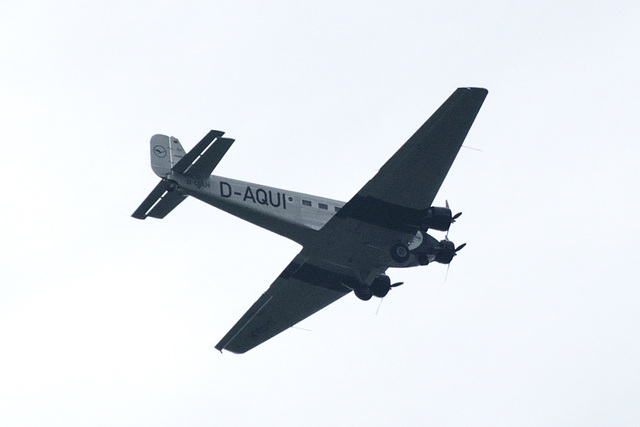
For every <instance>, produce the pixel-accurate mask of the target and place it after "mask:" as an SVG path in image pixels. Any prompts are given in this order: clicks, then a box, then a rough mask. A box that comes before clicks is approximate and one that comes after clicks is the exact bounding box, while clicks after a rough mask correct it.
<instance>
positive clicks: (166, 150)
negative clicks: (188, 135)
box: [150, 135, 186, 178]
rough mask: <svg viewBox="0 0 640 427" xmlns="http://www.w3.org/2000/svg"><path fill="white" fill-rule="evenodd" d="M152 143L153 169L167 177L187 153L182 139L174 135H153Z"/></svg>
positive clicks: (159, 174)
mask: <svg viewBox="0 0 640 427" xmlns="http://www.w3.org/2000/svg"><path fill="white" fill-rule="evenodd" d="M150 145H151V169H153V171H154V172H155V174H156V175H158V176H159V177H160V178H166V177H167V175H169V174H170V173H171V169H172V168H173V167H174V166H175V165H176V163H178V162H179V161H180V159H182V158H183V157H184V156H185V154H186V153H185V151H184V148H182V145H180V141H178V140H177V139H176V138H174V137H172V136H171V137H169V136H166V135H153V136H152V137H151V143H150Z"/></svg>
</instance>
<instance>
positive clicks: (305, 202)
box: [302, 200, 311, 206]
mask: <svg viewBox="0 0 640 427" xmlns="http://www.w3.org/2000/svg"><path fill="white" fill-rule="evenodd" d="M302 204H303V205H304V206H311V202H310V201H308V200H303V201H302Z"/></svg>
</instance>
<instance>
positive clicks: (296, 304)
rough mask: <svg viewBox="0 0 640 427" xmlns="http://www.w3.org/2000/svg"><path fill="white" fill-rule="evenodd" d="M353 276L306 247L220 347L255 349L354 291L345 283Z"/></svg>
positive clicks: (234, 350) (232, 329) (242, 318)
mask: <svg viewBox="0 0 640 427" xmlns="http://www.w3.org/2000/svg"><path fill="white" fill-rule="evenodd" d="M353 280H355V279H354V277H352V276H351V275H350V274H349V272H347V271H344V270H343V271H339V268H337V267H336V268H331V267H330V266H326V265H325V266H321V265H317V264H314V263H313V262H312V261H311V260H310V259H308V258H307V256H305V251H304V250H303V251H302V252H301V253H300V254H299V255H297V256H296V257H295V258H294V260H293V261H292V262H291V263H290V264H289V265H288V266H287V268H285V269H284V271H283V272H282V273H281V274H280V275H279V276H278V278H277V279H276V280H275V281H274V282H273V284H272V285H271V287H270V288H269V289H268V290H267V291H266V292H265V293H264V294H263V295H262V296H261V297H260V298H259V299H258V301H256V302H255V303H254V304H253V305H252V306H251V308H249V310H248V311H247V312H246V313H245V314H244V316H242V317H241V318H240V320H239V321H238V322H237V323H236V324H235V326H233V328H231V330H230V331H229V332H227V334H226V335H225V336H224V338H222V340H220V342H219V343H218V344H217V345H216V349H218V350H220V351H222V350H228V351H231V352H233V353H245V352H247V351H248V350H251V349H252V348H254V347H256V346H257V345H259V344H261V343H263V342H265V341H266V340H268V339H269V338H272V337H274V336H275V335H277V334H279V333H280V332H282V331H284V330H285V329H287V328H290V327H291V326H293V325H295V324H296V323H298V322H300V321H301V320H303V319H305V318H307V317H309V316H311V315H312V314H313V313H315V312H317V311H319V310H321V309H322V308H324V307H326V306H328V305H329V304H331V303H332V302H334V301H336V300H338V299H339V298H341V297H343V296H344V295H346V294H348V293H349V292H351V289H349V288H347V287H345V286H344V285H342V283H350V282H351V281H353Z"/></svg>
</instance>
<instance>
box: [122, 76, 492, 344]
mask: <svg viewBox="0 0 640 427" xmlns="http://www.w3.org/2000/svg"><path fill="white" fill-rule="evenodd" d="M487 93H488V91H487V90H486V89H483V88H459V89H456V90H455V91H454V92H453V94H452V95H451V96H450V97H449V98H448V99H447V100H446V101H445V102H444V103H443V104H442V106H441V107H440V108H438V110H437V111H436V112H435V113H434V114H433V115H432V116H431V117H430V118H429V119H428V120H427V121H426V122H425V123H424V124H423V125H422V126H421V127H420V128H419V129H418V130H417V131H416V132H415V134H413V136H411V138H409V140H407V142H406V143H405V144H403V145H402V146H401V147H400V149H399V150H398V151H397V152H396V153H395V154H394V155H393V156H392V157H391V158H390V159H389V160H388V161H387V162H386V163H385V164H384V165H383V166H382V168H381V169H380V170H379V171H378V173H377V174H376V175H375V176H374V177H373V178H372V179H371V180H370V181H369V182H367V183H366V184H365V185H364V187H362V189H361V190H360V191H358V193H356V195H354V196H353V197H352V198H351V200H349V201H348V202H346V203H344V202H340V201H338V200H332V199H328V198H324V197H318V196H313V195H310V194H304V193H298V192H294V191H289V190H284V189H280V188H274V187H268V186H265V185H261V184H254V183H250V182H244V181H238V180H235V179H231V178H225V177H221V176H216V175H211V173H212V172H213V170H214V169H215V168H216V166H217V165H218V163H219V162H220V161H221V160H222V158H223V156H224V155H225V154H226V153H227V151H228V150H229V148H230V147H231V145H232V144H233V142H234V140H233V139H230V138H224V137H223V135H224V132H221V131H216V130H212V131H210V132H209V133H208V134H207V135H206V136H205V137H204V138H203V139H202V140H201V141H200V142H198V143H197V144H196V146H195V147H194V148H193V149H192V150H191V151H189V152H185V151H184V149H183V148H182V145H181V144H180V142H179V141H178V139H176V138H174V137H169V136H165V135H154V136H153V137H151V142H150V146H151V168H152V169H153V171H154V172H155V173H156V175H158V176H159V177H160V178H161V180H160V183H159V184H158V185H157V186H156V187H155V188H154V189H153V190H152V191H151V193H150V194H149V196H147V198H146V199H145V200H144V201H143V202H142V204H141V205H140V207H138V209H136V210H135V212H134V213H133V215H132V216H133V217H134V218H138V219H145V218H147V217H152V218H164V217H165V216H166V215H167V214H168V213H169V212H171V211H172V210H173V209H174V208H175V207H176V206H178V205H179V204H180V203H182V202H183V201H184V200H185V199H186V198H187V197H188V196H192V197H195V198H196V199H199V200H201V201H203V202H205V203H208V204H210V205H212V206H214V207H216V208H219V209H221V210H223V211H226V212H228V213H230V214H232V215H235V216H237V217H239V218H241V219H244V220H246V221H249V222H250V223H253V224H255V225H257V226H260V227H263V228H265V229H267V230H270V231H272V232H274V233H277V234H279V235H281V236H283V237H286V238H289V239H291V240H293V241H294V242H297V243H298V244H300V245H301V246H302V250H301V252H300V253H299V254H298V255H297V256H296V257H295V258H294V259H293V260H292V261H291V262H290V263H289V265H287V267H286V268H285V269H284V270H283V271H282V273H280V275H279V276H278V277H277V278H276V279H275V281H274V282H273V284H272V285H271V286H270V287H269V289H268V290H267V291H266V292H265V293H264V294H263V295H262V296H261V297H260V298H258V300H257V301H256V302H255V303H254V304H253V305H252V306H251V307H250V308H249V310H248V311H247V312H246V313H245V314H244V315H243V316H242V317H241V318H240V320H238V322H237V323H236V324H235V325H234V326H233V327H232V328H231V329H230V330H229V332H228V333H227V334H226V335H225V336H224V337H223V338H222V339H221V340H220V342H219V343H218V344H217V345H216V346H215V348H216V349H217V350H219V351H220V352H222V351H223V350H226V351H230V352H232V353H245V352H247V351H249V350H251V349H253V348H255V347H256V346H258V345H260V344H262V343H264V342H265V341H267V340H268V339H270V338H273V337H274V336H276V335H277V334H279V333H280V332H282V331H284V330H286V329H288V328H290V327H292V326H294V325H295V324H297V323H298V322H300V321H302V320H303V319H305V318H307V317H309V316H311V315H312V314H314V313H316V312H317V311H319V310H321V309H322V308H324V307H326V306H328V305H329V304H331V303H333V302H335V301H337V300H338V299H340V298H342V297H343V296H345V295H347V294H349V293H350V292H352V291H353V293H354V294H355V296H356V297H358V298H359V299H361V300H364V301H367V300H370V299H371V298H372V297H374V296H375V297H377V298H383V297H385V296H386V295H387V294H388V293H389V291H390V290H391V289H392V288H394V287H396V286H398V285H400V284H401V283H394V284H392V283H391V279H390V278H389V276H387V275H386V274H385V272H386V270H387V269H388V268H406V267H416V266H423V265H427V264H430V263H432V262H437V263H442V264H449V263H450V262H451V260H452V259H453V257H454V256H456V253H457V252H458V251H459V250H460V249H462V247H464V244H462V245H460V246H458V247H456V246H455V245H454V244H453V242H451V241H450V240H449V239H448V230H449V227H450V226H451V224H452V223H454V222H455V220H456V219H457V218H458V217H459V216H460V214H455V215H453V214H452V212H451V209H450V208H449V204H448V202H447V203H446V207H437V206H432V205H431V204H432V203H433V200H434V199H435V196H436V193H437V192H438V190H439V189H440V186H441V185H442V182H443V181H444V179H445V176H446V175H447V173H448V172H449V169H450V167H451V165H452V164H453V161H454V159H455V157H456V155H457V154H458V151H459V150H460V148H461V146H462V143H463V141H464V139H465V138H466V136H467V133H468V132H469V129H470V128H471V125H472V124H473V122H474V120H475V118H476V116H477V114H478V112H479V110H480V107H481V106H482V103H483V102H484V99H485V98H486V96H487ZM430 230H438V231H444V232H447V235H446V236H445V238H444V239H442V240H438V239H436V238H435V237H433V236H431V235H430V234H428V233H427V232H428V231H430Z"/></svg>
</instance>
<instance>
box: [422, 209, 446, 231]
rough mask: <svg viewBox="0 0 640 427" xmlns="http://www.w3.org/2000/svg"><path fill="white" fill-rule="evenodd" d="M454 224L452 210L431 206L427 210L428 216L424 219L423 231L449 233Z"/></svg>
mask: <svg viewBox="0 0 640 427" xmlns="http://www.w3.org/2000/svg"><path fill="white" fill-rule="evenodd" d="M452 222H453V216H452V215H451V209H449V208H439V207H436V206H431V207H430V208H429V209H427V214H426V215H425V216H424V218H423V219H422V224H421V225H422V228H423V229H432V230H439V231H447V230H448V229H449V227H450V226H451V223H452Z"/></svg>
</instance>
